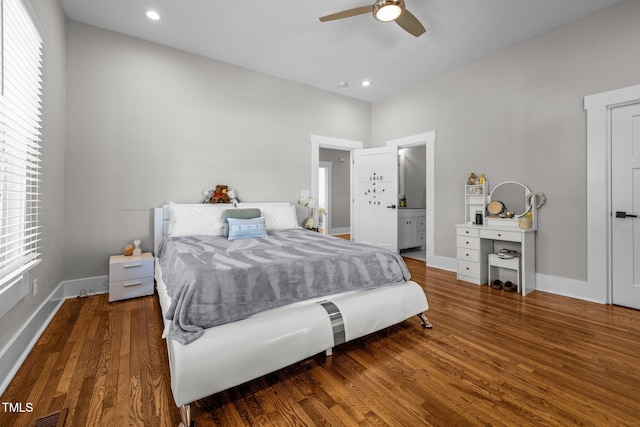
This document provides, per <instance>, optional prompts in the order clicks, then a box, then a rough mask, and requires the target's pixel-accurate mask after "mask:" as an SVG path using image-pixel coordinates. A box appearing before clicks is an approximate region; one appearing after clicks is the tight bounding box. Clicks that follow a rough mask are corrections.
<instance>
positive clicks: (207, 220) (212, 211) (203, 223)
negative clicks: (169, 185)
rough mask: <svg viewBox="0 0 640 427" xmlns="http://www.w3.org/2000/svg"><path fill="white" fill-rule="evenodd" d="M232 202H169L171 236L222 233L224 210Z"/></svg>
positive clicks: (215, 234)
mask: <svg viewBox="0 0 640 427" xmlns="http://www.w3.org/2000/svg"><path fill="white" fill-rule="evenodd" d="M232 207H233V206H232V205H230V204H211V203H202V204H177V203H169V230H168V234H169V236H191V235H195V234H200V235H207V236H220V235H222V212H223V211H224V210H226V209H230V208H232Z"/></svg>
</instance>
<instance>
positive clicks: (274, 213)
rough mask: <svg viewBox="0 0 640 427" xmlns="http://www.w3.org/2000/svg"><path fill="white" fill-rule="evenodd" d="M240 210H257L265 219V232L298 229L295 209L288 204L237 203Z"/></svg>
mask: <svg viewBox="0 0 640 427" xmlns="http://www.w3.org/2000/svg"><path fill="white" fill-rule="evenodd" d="M238 207H242V208H258V209H260V213H261V214H262V216H263V217H264V219H265V223H266V224H265V226H266V228H267V230H285V229H287V228H299V227H300V224H298V216H297V215H296V207H295V206H294V205H292V204H289V203H238Z"/></svg>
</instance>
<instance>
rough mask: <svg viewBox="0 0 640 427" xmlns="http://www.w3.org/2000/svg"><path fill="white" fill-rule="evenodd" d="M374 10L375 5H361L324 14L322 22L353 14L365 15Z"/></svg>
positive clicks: (349, 16)
mask: <svg viewBox="0 0 640 427" xmlns="http://www.w3.org/2000/svg"><path fill="white" fill-rule="evenodd" d="M371 12H373V6H361V7H356V8H354V9H348V10H343V11H342V12H338V13H334V14H331V15H327V16H323V17H322V18H320V22H327V21H334V20H336V19H343V18H351V17H352V16H357V15H364V14H365V13H371Z"/></svg>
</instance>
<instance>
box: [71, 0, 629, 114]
mask: <svg viewBox="0 0 640 427" xmlns="http://www.w3.org/2000/svg"><path fill="white" fill-rule="evenodd" d="M622 1H623V0H405V2H406V6H407V10H409V11H411V12H412V13H413V14H414V15H415V16H416V17H417V18H418V19H419V20H420V21H421V22H422V24H423V25H424V26H425V28H426V29H427V32H426V34H423V35H422V36H421V37H419V38H415V37H413V36H412V35H410V34H408V33H406V32H405V31H404V30H402V29H401V28H400V27H399V26H398V25H397V24H395V23H393V22H390V23H384V22H378V21H376V20H375V19H374V18H373V16H372V15H370V14H366V15H360V16H356V17H351V18H347V19H343V20H338V21H331V22H325V23H320V21H319V20H318V18H319V17H320V16H324V15H329V14H331V13H335V12H339V11H341V10H345V9H350V8H354V7H358V6H364V5H367V4H373V2H374V0H229V1H224V0H61V2H62V7H63V9H64V12H65V15H66V16H67V17H68V18H70V19H73V20H76V21H79V22H84V23H87V24H90V25H94V26H96V27H100V28H104V29H107V30H111V31H115V32H118V33H122V34H127V35H130V36H133V37H138V38H141V39H144V40H149V41H152V42H156V43H159V44H162V45H166V46H170V47H174V48H177V49H181V50H184V51H187V52H192V53H195V54H198V55H202V56H205V57H209V58H213V59H216V60H219V61H223V62H227V63H230V64H234V65H238V66H240V67H244V68H247V69H250V70H255V71H259V72H263V73H266V74H270V75H273V76H277V77H281V78H284V79H287V80H291V81H294V82H299V83H302V84H306V85H309V86H313V87H316V88H320V89H325V90H329V91H332V92H336V93H340V94H343V95H347V96H350V97H353V98H357V99H361V100H364V101H369V102H374V101H377V100H380V99H384V98H385V97H388V96H390V95H392V94H394V93H397V92H399V91H401V90H403V89H407V88H409V87H411V86H414V85H416V84H418V83H420V82H422V81H425V80H427V79H429V78H432V77H434V76H436V75H438V74H441V73H443V72H446V71H448V70H450V69H453V68H455V67H458V66H460V65H462V64H465V63H468V62H471V61H473V60H475V59H478V58H481V57H483V56H486V55H489V54H491V53H493V52H497V51H499V50H501V49H504V48H506V47H508V46H512V45H514V44H516V43H519V42H521V41H524V40H527V39H529V38H531V37H534V36H536V35H538V34H541V33H544V32H546V31H548V30H551V29H553V28H556V27H559V26H562V25H564V24H567V23H569V22H572V21H575V20H577V19H579V18H581V17H584V16H587V15H589V14H592V13H594V12H597V11H599V10H602V9H604V8H606V7H609V6H612V5H614V4H616V3H621V2H622ZM146 8H152V9H155V10H158V11H159V12H160V13H161V14H162V15H163V19H162V20H161V21H159V22H151V21H149V20H148V19H146V18H145V17H144V16H143V10H144V9H146ZM364 79H369V80H371V82H372V84H371V86H369V87H367V88H363V87H361V86H360V82H361V81H362V80H364ZM341 81H344V82H347V83H348V84H349V87H347V88H344V89H343V88H339V87H338V83H339V82H341Z"/></svg>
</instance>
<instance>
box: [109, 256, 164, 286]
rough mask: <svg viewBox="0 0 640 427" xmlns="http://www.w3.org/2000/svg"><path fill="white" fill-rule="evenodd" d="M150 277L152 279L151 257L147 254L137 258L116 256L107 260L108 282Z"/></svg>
mask: <svg viewBox="0 0 640 427" xmlns="http://www.w3.org/2000/svg"><path fill="white" fill-rule="evenodd" d="M150 276H151V277H153V256H152V255H151V254H150V253H148V252H147V253H143V254H142V255H140V256H137V257H134V256H124V255H117V256H112V257H111V258H110V259H109V281H110V282H119V281H121V280H129V279H137V278H140V277H150Z"/></svg>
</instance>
